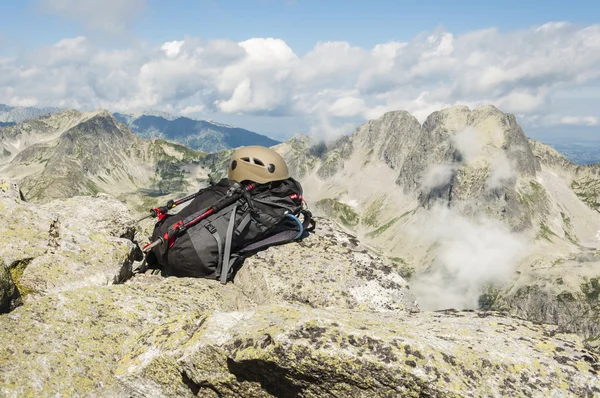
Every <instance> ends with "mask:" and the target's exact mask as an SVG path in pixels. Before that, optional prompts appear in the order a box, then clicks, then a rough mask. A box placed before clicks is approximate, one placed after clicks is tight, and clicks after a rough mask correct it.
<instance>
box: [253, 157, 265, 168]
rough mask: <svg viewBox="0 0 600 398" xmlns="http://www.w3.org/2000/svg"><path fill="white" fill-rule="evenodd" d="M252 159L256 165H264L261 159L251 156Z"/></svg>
mask: <svg viewBox="0 0 600 398" xmlns="http://www.w3.org/2000/svg"><path fill="white" fill-rule="evenodd" d="M252 160H254V164H257V165H259V166H263V167H264V165H265V164H264V163H263V162H262V160H260V159H256V158H253V159H252Z"/></svg>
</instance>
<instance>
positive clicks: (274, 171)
mask: <svg viewBox="0 0 600 398" xmlns="http://www.w3.org/2000/svg"><path fill="white" fill-rule="evenodd" d="M227 177H228V178H229V179H230V180H233V181H237V182H242V181H252V182H257V183H259V184H266V183H268V182H272V181H279V180H285V179H287V178H289V177H290V175H289V172H288V168H287V165H286V164H285V160H283V158H282V157H281V155H280V154H278V153H277V152H275V151H274V150H272V149H270V148H267V147H264V146H258V145H252V146H246V147H243V148H239V149H237V150H236V151H235V152H234V153H233V155H232V156H231V161H230V162H229V169H228V172H227Z"/></svg>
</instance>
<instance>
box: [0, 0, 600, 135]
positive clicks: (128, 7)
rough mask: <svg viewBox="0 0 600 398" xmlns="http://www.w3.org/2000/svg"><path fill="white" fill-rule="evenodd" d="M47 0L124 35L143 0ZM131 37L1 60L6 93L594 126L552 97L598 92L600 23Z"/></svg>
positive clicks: (330, 124)
mask: <svg viewBox="0 0 600 398" xmlns="http://www.w3.org/2000/svg"><path fill="white" fill-rule="evenodd" d="M43 3H44V5H45V7H46V8H47V10H49V11H51V12H54V13H57V14H59V15H62V16H63V17H65V18H70V19H75V20H78V21H81V22H82V23H84V24H86V26H88V27H90V28H94V29H100V30H106V31H111V32H113V33H118V32H119V31H122V30H123V29H126V27H127V24H128V21H130V20H131V18H133V17H134V16H135V15H137V13H139V10H141V9H142V8H143V7H144V3H145V2H144V1H143V0H129V1H112V0H111V1H108V2H107V1H102V2H100V1H96V0H94V1H92V2H86V7H82V6H80V5H79V4H80V3H79V2H76V1H74V0H43ZM88 3H89V4H88ZM90 4H91V6H90ZM94 4H97V6H94ZM132 46H133V47H131V48H125V49H119V50H106V49H102V48H99V47H98V46H97V45H96V44H95V43H94V42H92V41H91V40H90V39H89V38H86V37H75V38H67V39H64V40H61V41H59V42H57V43H56V44H54V45H52V46H49V47H45V48H40V49H38V50H36V51H35V52H32V53H30V54H28V55H27V56H23V57H22V58H12V59H8V60H6V59H5V60H2V61H1V62H0V103H2V102H3V103H7V104H9V105H22V104H30V105H38V106H60V107H74V108H79V109H91V108H98V107H104V108H109V109H113V110H115V111H131V110H141V109H147V108H152V109H161V110H164V111H167V112H172V113H176V114H179V113H184V114H187V115H193V114H194V112H203V114H204V115H208V114H210V115H212V117H213V118H215V119H217V120H218V115H219V114H221V115H223V114H231V115H254V116H261V117H262V116H288V117H300V118H304V119H306V120H309V121H310V123H311V124H312V125H313V128H312V131H313V132H318V131H320V130H323V129H324V128H331V130H332V131H335V132H337V134H341V133H343V132H347V131H346V130H347V126H356V125H357V123H359V122H361V121H364V120H365V119H370V118H376V117H379V116H381V115H382V114H383V113H384V112H386V111H390V110H398V109H403V110H407V111H409V112H411V113H413V114H414V115H415V116H416V117H417V118H418V119H419V120H420V121H423V120H424V118H425V117H426V116H427V115H429V114H430V113H431V112H433V111H435V110H439V109H440V108H444V107H448V106H452V105H455V104H465V105H468V106H470V107H475V106H479V105H483V104H487V103H493V104H495V105H497V106H498V107H499V108H500V109H501V110H503V111H506V112H512V113H515V114H517V115H518V116H520V117H521V120H525V121H527V120H531V121H535V123H537V124H541V125H567V126H571V125H587V126H590V125H597V124H598V117H600V115H595V114H581V113H580V111H579V109H578V108H576V107H573V108H572V109H570V108H568V107H567V108H560V109H558V110H557V109H555V108H553V105H552V103H553V100H554V99H557V98H560V96H561V93H562V92H563V90H574V89H576V88H578V87H583V86H586V87H587V88H588V90H589V89H590V88H594V87H595V88H596V89H598V90H600V84H599V83H600V25H592V26H583V27H582V26H577V25H572V24H568V23H549V24H546V25H543V26H536V27H532V28H530V29H525V30H519V31H513V32H506V33H505V32H500V31H498V30H496V29H484V30H479V31H473V32H468V33H465V34H461V35H454V34H453V33H451V32H446V31H443V30H437V31H434V32H429V33H425V34H420V35H418V36H416V37H414V38H413V39H411V40H409V41H406V42H388V43H382V44H379V45H376V46H374V47H373V48H361V47H356V46H353V45H351V44H349V43H347V42H320V43H317V44H316V45H315V46H314V48H313V49H312V50H311V51H309V52H308V53H306V54H305V55H298V54H296V53H295V52H294V50H293V49H292V48H290V47H289V46H288V44H287V43H286V42H284V41H283V40H280V39H276V38H251V39H248V40H245V41H241V42H234V41H231V40H227V39H221V40H212V41H205V40H202V39H200V38H193V37H185V38H175V39H173V40H168V41H166V42H165V43H163V44H160V45H157V46H155V47H145V46H142V45H132ZM329 135H335V134H329Z"/></svg>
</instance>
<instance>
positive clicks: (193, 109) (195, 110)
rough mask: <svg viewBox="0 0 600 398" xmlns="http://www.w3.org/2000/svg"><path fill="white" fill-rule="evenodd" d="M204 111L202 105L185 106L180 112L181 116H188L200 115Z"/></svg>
mask: <svg viewBox="0 0 600 398" xmlns="http://www.w3.org/2000/svg"><path fill="white" fill-rule="evenodd" d="M203 110H204V105H195V106H186V107H185V108H183V109H182V110H181V114H182V115H190V114H192V113H200V112H202V111H203Z"/></svg>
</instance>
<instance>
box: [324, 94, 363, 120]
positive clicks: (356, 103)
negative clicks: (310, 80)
mask: <svg viewBox="0 0 600 398" xmlns="http://www.w3.org/2000/svg"><path fill="white" fill-rule="evenodd" d="M364 109H365V101H364V100H363V99H362V98H356V97H342V98H339V99H337V100H336V101H335V102H334V103H333V104H332V105H331V107H329V113H330V114H331V115H332V116H335V117H349V116H357V115H360V114H362V113H363V111H364Z"/></svg>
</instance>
